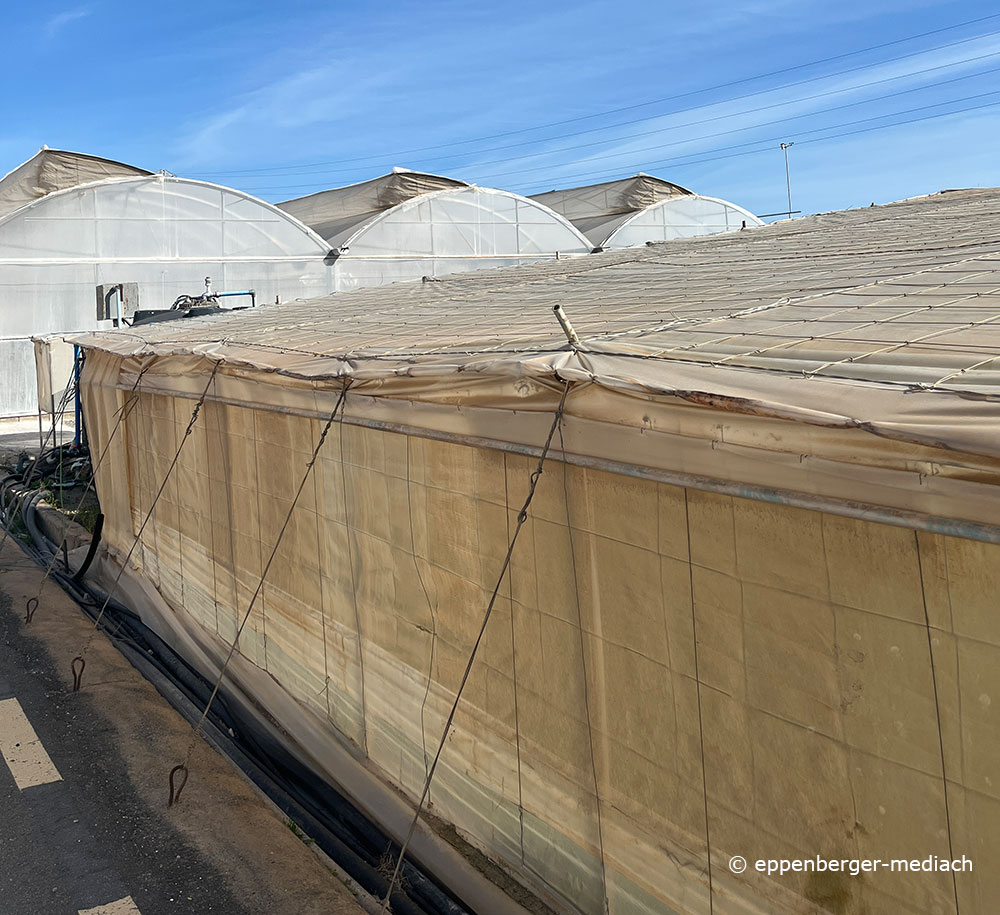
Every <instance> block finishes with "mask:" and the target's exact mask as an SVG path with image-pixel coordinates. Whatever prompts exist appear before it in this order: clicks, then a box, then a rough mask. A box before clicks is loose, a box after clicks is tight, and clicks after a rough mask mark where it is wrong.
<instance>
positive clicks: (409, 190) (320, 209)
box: [278, 168, 469, 248]
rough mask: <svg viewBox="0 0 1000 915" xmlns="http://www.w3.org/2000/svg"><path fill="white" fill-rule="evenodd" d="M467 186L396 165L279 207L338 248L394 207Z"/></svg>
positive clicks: (453, 179) (455, 180)
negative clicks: (441, 191)
mask: <svg viewBox="0 0 1000 915" xmlns="http://www.w3.org/2000/svg"><path fill="white" fill-rule="evenodd" d="M468 186H469V185H468V184H466V183H465V182H464V181H459V180H458V179H456V178H445V177H442V176H441V175H429V174H427V173H425V172H413V171H410V170H409V169H405V168H394V169H393V170H392V171H391V172H389V174H388V175H381V176H380V177H378V178H372V179H371V180H370V181H362V182H361V183H360V184H349V185H347V186H346V187H335V188H330V189H329V190H326V191H319V192H318V193H316V194H309V195H308V196H306V197H296V198H295V199H294V200H286V201H285V202H284V203H279V204H278V206H279V207H281V209H283V210H284V211H285V212H287V213H291V214H292V215H293V216H294V217H295V218H296V219H298V220H300V221H301V222H303V223H305V224H306V225H307V226H309V227H310V228H311V229H313V230H315V231H316V232H317V233H318V234H319V235H321V236H322V237H323V238H325V239H326V240H327V242H328V243H329V245H330V247H332V248H336V247H339V246H340V244H342V243H343V242H344V241H345V240H346V239H347V238H349V237H350V236H352V235H354V234H355V232H356V231H357V229H359V228H360V227H362V226H364V225H365V224H366V223H368V222H371V221H372V220H373V219H374V218H375V217H377V216H378V215H379V214H381V213H383V212H385V211H386V210H389V209H391V208H392V207H394V206H398V205H399V204H401V203H405V202H406V201H407V200H412V199H413V198H414V197H420V196H422V195H424V194H430V193H433V192H434V191H440V190H444V189H447V188H455V187H468Z"/></svg>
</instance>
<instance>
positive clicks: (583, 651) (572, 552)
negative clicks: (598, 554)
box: [559, 423, 611, 913]
mask: <svg viewBox="0 0 1000 915" xmlns="http://www.w3.org/2000/svg"><path fill="white" fill-rule="evenodd" d="M559 450H560V451H562V453H563V454H564V455H565V454H566V440H565V439H564V438H563V429H562V424H561V423H560V425H559ZM562 481H563V502H564V503H565V505H566V536H567V537H568V538H569V556H570V567H571V571H572V573H573V594H574V597H575V599H576V622H577V632H578V633H579V636H580V670H581V676H582V679H583V707H584V711H585V712H586V713H587V745H588V748H589V750H590V771H591V774H592V776H593V778H594V800H595V801H596V804H597V843H598V848H599V850H600V853H601V886H602V887H603V889H604V911H605V913H607V912H608V911H610V908H611V903H610V901H609V899H608V869H607V862H606V860H605V853H604V815H603V811H602V810H601V787H600V783H599V780H598V777H597V753H596V751H595V750H594V723H593V721H592V720H591V717H590V685H589V683H588V673H587V646H586V643H585V639H584V635H583V611H582V609H581V607H580V579H579V576H578V572H577V564H576V545H575V544H574V542H573V517H572V514H571V512H570V498H569V467H568V466H567V465H566V464H565V463H564V464H563V471H562ZM596 603H597V602H596V601H595V605H596ZM597 612H598V610H597V608H596V606H595V607H594V613H595V614H596V613H597Z"/></svg>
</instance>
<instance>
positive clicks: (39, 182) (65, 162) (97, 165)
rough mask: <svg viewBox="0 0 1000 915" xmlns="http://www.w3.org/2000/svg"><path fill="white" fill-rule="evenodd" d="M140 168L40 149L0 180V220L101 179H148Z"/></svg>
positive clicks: (79, 154)
mask: <svg viewBox="0 0 1000 915" xmlns="http://www.w3.org/2000/svg"><path fill="white" fill-rule="evenodd" d="M150 174H152V172H148V171H146V170H145V169H143V168H137V167H136V166H134V165H126V164H125V163H124V162H115V161H113V160H112V159H103V158H101V157H100V156H89V155H87V154H86V153H77V152H68V151H66V150H63V149H49V148H48V147H47V146H43V147H42V148H41V149H40V150H38V152H37V153H35V155H33V156H32V157H31V158H30V159H28V160H27V161H26V162H22V163H21V164H20V165H19V166H17V168H14V169H12V170H11V171H9V172H8V173H7V174H6V175H4V176H3V177H2V178H0V217H3V216H6V215H7V214H8V213H12V212H13V211H14V210H17V209H20V208H21V207H22V206H24V205H26V204H28V203H31V202H32V201H34V200H38V199H39V198H40V197H45V196H47V195H48V194H52V193H55V192H56V191H62V190H66V189H67V188H71V187H78V186H79V185H81V184H89V183H90V182H92V181H100V180H102V179H104V178H121V177H129V176H137V175H150Z"/></svg>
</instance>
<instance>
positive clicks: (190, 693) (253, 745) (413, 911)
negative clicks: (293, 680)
mask: <svg viewBox="0 0 1000 915" xmlns="http://www.w3.org/2000/svg"><path fill="white" fill-rule="evenodd" d="M40 496H41V494H40V493H24V494H22V495H21V496H20V500H21V514H22V517H23V519H24V521H25V525H26V527H27V528H28V532H29V534H30V536H31V539H32V542H33V546H32V547H30V548H29V550H28V551H29V554H30V555H32V557H33V558H34V559H35V560H36V561H39V562H40V563H41V564H42V565H43V566H44V565H46V564H47V561H48V559H49V558H50V557H51V556H52V555H53V553H54V551H55V549H56V546H55V545H54V544H53V543H52V542H51V541H49V540H48V538H47V537H45V535H44V534H43V533H42V531H41V530H40V528H39V526H38V524H37V521H36V518H35V514H36V508H35V503H36V502H37V501H38V500H39V499H40ZM95 539H96V538H95ZM88 555H89V554H88ZM85 565H86V563H85ZM85 571H86V569H85V567H81V569H80V570H79V571H78V572H77V573H76V574H75V575H73V574H70V573H68V572H63V571H60V570H58V569H56V568H55V567H53V569H52V571H51V573H50V574H51V577H52V578H54V579H55V580H56V581H58V582H59V584H60V585H61V586H62V588H63V589H64V590H65V591H66V592H67V593H68V594H69V595H70V596H71V597H72V598H73V599H74V600H75V601H76V602H77V604H79V606H80V607H81V608H82V609H83V610H84V611H85V612H86V613H87V614H88V615H89V616H90V617H91V618H94V619H96V617H97V611H98V608H99V607H100V606H101V605H102V604H104V602H105V601H107V597H108V595H107V594H106V593H105V592H104V591H102V590H101V589H100V588H98V587H96V586H95V585H93V584H92V583H89V582H85V581H78V580H77V576H82V573H83V572H85ZM102 623H103V624H104V625H102V626H101V628H102V629H103V630H104V631H105V632H107V633H108V635H109V636H111V637H112V638H113V639H114V640H116V641H117V642H118V648H119V650H121V651H122V653H123V654H124V655H125V656H126V658H128V660H129V661H130V662H131V663H132V664H133V666H135V667H137V668H138V669H139V670H140V671H141V672H142V673H143V674H144V675H145V676H147V678H148V679H150V680H151V681H152V682H153V685H154V686H156V688H157V690H158V691H159V692H160V693H161V695H163V696H164V697H165V698H166V699H167V700H168V701H169V702H170V703H171V704H172V705H174V707H175V708H177V710H178V711H180V712H181V714H183V715H184V717H185V718H187V719H188V720H189V721H191V722H192V723H193V722H194V720H196V719H197V718H198V708H200V707H202V706H203V705H204V703H205V701H206V700H207V699H208V696H209V695H210V693H211V691H212V684H211V683H210V682H209V681H208V680H207V679H206V678H205V677H203V676H202V675H201V674H200V673H199V672H198V671H197V670H195V668H194V667H192V666H191V665H190V664H189V663H188V662H187V661H186V660H184V658H183V657H181V656H180V655H178V654H177V653H176V652H174V650H173V649H172V648H171V647H170V646H169V645H168V644H167V643H166V642H164V641H163V640H162V639H161V638H160V637H159V636H158V635H157V634H156V633H155V632H154V631H153V630H151V629H150V628H149V627H147V626H146V625H145V624H144V623H143V622H142V620H141V618H140V617H139V616H138V614H136V613H135V612H134V611H132V610H130V609H129V608H128V607H126V606H125V605H124V604H122V603H120V602H119V601H116V600H113V599H112V600H111V601H108V603H107V609H106V611H105V614H104V620H102ZM151 672H152V673H153V674H154V676H150V673H151ZM158 679H160V680H161V682H158ZM163 681H165V682H163ZM206 723H207V724H209V725H210V726H211V734H210V736H211V739H212V742H213V743H215V744H216V745H218V746H219V748H220V749H221V750H222V751H223V752H224V753H226V755H228V756H229V757H230V758H231V759H232V760H233V761H234V762H235V763H236V764H237V765H238V766H239V767H240V769H241V770H242V771H243V772H244V773H245V774H246V775H247V776H248V777H249V778H250V779H251V780H252V781H253V782H254V784H256V785H257V786H258V788H260V789H261V790H262V791H263V792H264V793H265V794H266V795H267V796H268V797H269V798H270V799H271V801H272V802H274V803H275V804H276V805H277V806H278V808H279V809H281V810H282V812H284V813H285V814H286V815H287V816H288V817H289V818H290V819H292V820H293V821H294V822H296V823H299V824H302V825H303V826H304V827H305V828H306V831H307V832H308V834H309V835H310V837H311V838H312V839H313V840H314V841H315V842H316V844H317V845H318V846H319V848H321V849H322V850H323V852H324V853H326V854H327V855H329V857H330V858H332V859H333V860H334V861H335V862H336V863H337V864H338V865H339V866H340V867H342V868H343V869H344V871H346V872H347V873H348V874H349V875H350V876H351V878H352V879H354V880H355V881H356V882H357V883H358V884H359V885H360V886H361V887H362V888H363V889H364V890H365V891H366V892H368V893H370V894H371V895H372V896H373V897H376V898H379V899H381V898H384V896H385V892H386V889H387V888H388V886H389V880H388V879H387V877H386V876H385V874H384V873H383V872H382V871H383V870H384V868H385V862H386V861H387V860H388V861H390V863H391V860H392V859H393V858H394V857H395V856H396V855H398V853H399V844H398V843H397V842H395V841H394V840H392V839H390V838H389V837H388V836H386V834H385V833H384V832H382V831H381V830H380V829H379V828H378V827H377V826H376V825H375V824H374V823H372V822H371V821H370V820H369V819H368V818H367V817H365V816H364V814H362V813H361V812H360V811H359V810H358V809H357V808H356V807H355V806H354V805H353V804H352V803H351V802H350V801H349V800H348V799H347V798H345V797H344V796H343V795H342V794H341V793H340V792H339V791H337V790H336V789H335V788H333V787H332V786H331V785H330V784H329V783H327V782H326V781H325V780H323V779H322V778H321V777H320V776H319V775H318V774H317V773H316V772H314V771H313V770H312V769H310V768H309V767H307V766H305V765H303V764H302V763H301V762H300V761H299V760H297V759H296V758H295V756H294V755H293V754H292V753H290V752H289V751H288V749H287V748H285V747H284V746H283V745H282V744H280V743H279V742H278V741H277V740H275V739H274V738H273V737H272V736H271V735H270V734H269V733H267V732H265V731H262V730H261V729H259V728H258V727H257V726H256V724H255V723H254V722H253V720H252V719H251V718H250V716H248V715H247V714H245V713H243V712H241V711H240V710H239V708H237V707H234V704H233V703H231V702H229V701H227V697H226V696H225V695H224V694H223V693H221V692H220V694H219V695H218V696H217V697H216V702H215V704H214V706H213V709H212V711H211V714H210V715H209V719H208V721H207V722H206ZM402 875H403V878H404V881H403V885H404V886H405V887H406V888H407V889H406V892H405V893H403V892H401V891H398V890H397V891H394V892H393V894H392V898H391V905H392V910H393V912H395V913H397V915H471V912H470V910H469V909H468V908H466V907H465V906H464V905H463V904H462V903H461V902H460V901H458V900H456V899H455V898H454V897H453V896H452V895H451V894H450V893H449V892H448V890H446V889H445V888H444V887H443V886H442V885H441V884H439V883H438V882H437V881H436V880H435V879H434V878H433V877H431V876H430V875H428V874H426V873H425V872H423V871H422V870H421V869H419V868H418V867H416V866H414V865H413V864H412V863H411V862H410V861H409V860H407V861H406V863H405V865H404V869H403V872H402Z"/></svg>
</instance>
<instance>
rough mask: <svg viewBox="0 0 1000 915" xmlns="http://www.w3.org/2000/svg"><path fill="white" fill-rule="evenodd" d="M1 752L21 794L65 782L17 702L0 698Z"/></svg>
mask: <svg viewBox="0 0 1000 915" xmlns="http://www.w3.org/2000/svg"><path fill="white" fill-rule="evenodd" d="M0 753H2V754H3V758H4V760H5V761H6V763H7V766H8V767H9V768H10V773H11V775H13V776H14V781H15V782H17V787H18V788H20V789H21V790H22V791H23V790H24V789H25V788H32V787H34V786H35V785H47V784H48V783H49V782H58V781H61V780H62V776H61V775H60V774H59V771H58V770H57V769H56V767H55V766H54V765H52V760H51V759H49V754H48V753H46V752H45V747H43V746H42V742H41V741H40V740H39V739H38V735H37V734H36V733H35V729H34V728H33V727H32V726H31V722H30V721H28V718H27V716H26V715H25V714H24V710H23V709H22V708H21V703H20V702H18V701H17V699H0Z"/></svg>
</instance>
